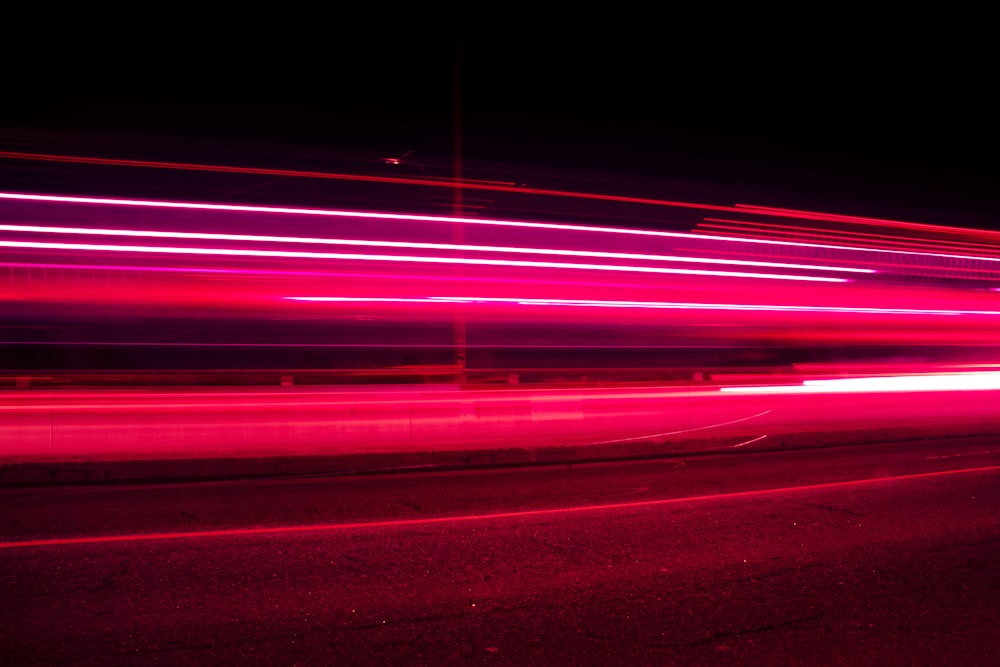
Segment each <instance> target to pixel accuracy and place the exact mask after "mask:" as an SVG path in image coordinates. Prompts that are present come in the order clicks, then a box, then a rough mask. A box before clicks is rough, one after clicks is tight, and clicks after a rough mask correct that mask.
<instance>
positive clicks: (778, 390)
mask: <svg viewBox="0 0 1000 667" xmlns="http://www.w3.org/2000/svg"><path fill="white" fill-rule="evenodd" d="M995 389H1000V373H955V374H950V375H949V374H939V375H902V376H896V377H865V378H845V379H832V380H805V381H803V383H802V385H800V386H792V387H782V386H776V387H723V388H721V390H720V391H725V392H740V393H763V394H784V393H801V392H817V393H826V392H848V393H868V392H910V391H984V390H995Z"/></svg>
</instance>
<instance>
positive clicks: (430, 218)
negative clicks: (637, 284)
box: [0, 192, 1000, 262]
mask: <svg viewBox="0 0 1000 667" xmlns="http://www.w3.org/2000/svg"><path fill="white" fill-rule="evenodd" d="M2 199H7V200H20V201H44V202H53V203H76V204H100V205H111V206H135V207H147V208H168V209H187V210H200V211H232V212H244V213H286V214H292V215H311V216H327V217H340V218H362V219H379V220H399V221H408V222H445V223H452V224H464V225H492V226H502V227H520V228H526V229H552V230H560V231H582V232H594V233H599V234H621V235H628V236H650V237H659V238H678V239H695V240H702V241H729V242H733V243H755V244H763V245H778V246H790V247H803V248H819V249H829V250H854V251H858V252H875V253H894V254H901V255H911V256H918V257H919V256H924V257H944V258H951V259H967V260H979V261H985V262H1000V257H978V256H969V255H956V254H947V253H930V252H916V251H906V250H888V249H882V248H864V247H857V246H844V245H833V244H819V243H803V242H796V241H778V240H773V239H749V238H742V237H738V236H723V235H712V234H692V233H686V232H666V231H653V230H645V229H627V228H620V227H594V226H590V225H569V224H554V223H545V222H524V221H514V220H492V219H487V218H461V217H451V216H440V215H414V214H402V213H372V212H367V211H339V210H326V209H309V208H292V207H281V206H249V205H238V204H203V203H198V202H170V201H156V200H139V199H113V198H106V197H74V196H64V195H39V194H19V193H11V192H0V200H2ZM722 208H724V209H725V208H726V207H722ZM726 210H728V209H726ZM738 210H740V211H742V212H746V209H738Z"/></svg>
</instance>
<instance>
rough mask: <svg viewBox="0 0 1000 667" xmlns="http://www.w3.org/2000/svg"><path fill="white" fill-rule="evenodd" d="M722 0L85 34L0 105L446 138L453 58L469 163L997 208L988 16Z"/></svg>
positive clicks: (402, 143) (971, 211)
mask: <svg viewBox="0 0 1000 667" xmlns="http://www.w3.org/2000/svg"><path fill="white" fill-rule="evenodd" d="M708 14H709V15H708V16H700V17H693V16H690V15H685V16H678V15H673V14H669V13H666V14H663V15H661V16H652V15H650V16H639V15H636V16H626V17H608V16H596V15H595V16H591V17H586V16H584V17H579V16H577V17H573V18H572V19H567V18H565V17H558V16H557V17H551V18H546V19H542V18H539V17H536V16H532V17H525V16H524V15H504V16H502V17H498V16H491V15H487V14H480V15H473V16H468V17H464V18H463V20H462V21H461V22H458V21H456V20H455V19H454V18H453V17H438V18H436V19H435V18H434V17H431V16H427V15H426V14H421V13H414V14H413V15H411V16H399V15H397V14H392V13H391V12H388V11H387V12H385V15H384V16H378V15H376V14H373V15H371V16H368V17H366V18H364V19H362V18H359V17H357V16H352V17H344V18H343V19H342V20H340V21H339V22H338V21H336V20H327V22H325V23H321V24H320V25H317V26H312V27H311V29H308V28H309V26H308V24H309V23H310V21H309V17H291V18H290V17H276V22H275V24H274V25H273V26H268V27H269V28H270V31H268V32H265V31H263V30H264V29H263V28H262V27H261V25H267V24H268V20H270V18H271V17H263V18H264V19H267V20H265V21H262V22H261V25H255V27H254V29H253V30H244V29H243V26H242V25H237V26H235V27H233V28H232V29H231V30H230V31H229V32H228V33H227V35H228V36H225V37H220V36H219V34H218V33H213V32H212V30H213V28H212V27H200V28H198V29H197V30H195V29H193V28H192V29H190V30H189V31H188V32H187V33H184V34H183V35H180V36H171V34H170V33H169V31H167V30H164V31H162V32H158V33H156V34H155V35H150V34H147V33H144V32H139V33H136V34H131V35H127V36H125V37H123V38H121V40H118V39H117V38H116V40H114V41H110V42H101V40H98V39H87V38H85V36H83V34H82V33H81V34H77V35H76V36H75V38H74V39H73V40H70V41H69V42H68V45H67V42H65V41H63V42H60V44H61V46H59V47H58V48H59V53H60V54H61V57H59V58H55V59H49V60H38V61H33V63H32V65H31V67H30V68H28V69H24V70H21V71H20V72H19V74H20V75H21V76H15V77H14V81H13V82H12V83H11V84H10V85H8V86H7V87H6V88H5V90H4V92H3V93H0V95H2V96H3V97H4V98H5V99H3V100H0V101H3V102H4V104H3V107H2V109H3V110H2V112H0V113H2V116H0V121H2V124H3V126H4V127H7V128H12V127H25V126H31V127H33V128H43V129H51V128H60V129H69V130H71V131H77V130H82V129H93V128H98V129H100V130H102V131H110V130H114V131H128V132H138V133H142V134H145V135H156V136H163V137H178V138H184V139H192V140H195V139H197V138H198V137H213V138H217V139H227V140H228V139H233V140H238V141H246V142H251V143H249V144H248V145H252V142H264V141H266V142H278V143H285V144H287V145H289V146H295V145H310V146H314V147H315V146H329V147H331V148H337V147H344V148H352V149H353V148H359V147H362V148H363V147H365V146H371V147H373V148H375V149H377V150H398V151H399V152H403V151H406V150H414V151H416V152H418V153H422V154H425V155H437V156H448V155H450V154H451V151H452V149H453V128H454V121H455V114H454V111H455V105H454V100H455V92H456V87H455V71H456V63H457V66H458V71H459V73H460V77H459V87H458V89H457V90H458V92H459V100H460V110H461V115H460V118H461V137H462V152H463V156H464V158H465V159H466V160H467V161H470V162H471V161H476V160H483V161H494V162H504V163H509V164H513V165H528V166H530V167H532V168H539V167H550V166H551V167H573V168H583V169H588V170H594V171H596V172H607V173H614V174H619V175H623V174H636V175H642V176H644V177H650V178H653V179H658V178H662V179H665V180H678V179H679V180H688V179H690V180H704V181H714V182H718V183H720V184H723V185H724V184H727V183H732V184H740V185H741V186H749V187H755V186H759V187H761V188H762V191H764V190H770V191H778V192H785V193H789V192H792V193H798V194H801V195H802V196H803V198H804V199H806V200H808V199H809V198H810V197H812V198H814V199H815V201H816V203H817V205H818V206H824V205H825V206H827V207H830V206H831V205H832V206H836V207H837V208H838V210H840V211H843V212H860V213H865V212H867V211H872V212H874V213H883V212H896V211H898V212H899V213H900V214H907V215H910V216H911V217H912V216H913V215H918V216H919V215H920V214H921V212H926V215H924V216H923V217H924V218H930V219H931V220H933V221H945V220H946V219H947V217H948V216H949V215H951V214H957V215H959V216H960V217H962V218H963V220H966V221H973V222H975V223H976V224H990V222H989V221H991V220H993V219H994V218H995V219H998V220H1000V196H997V193H996V191H995V185H994V184H995V183H996V182H997V177H998V176H1000V167H998V166H997V161H996V156H997V149H998V148H1000V133H998V131H997V128H996V126H995V122H996V121H995V118H996V117H997V111H998V109H997V108H996V105H995V103H994V102H993V101H992V96H993V90H992V87H993V85H994V81H993V76H992V73H991V70H992V66H991V64H992V60H991V59H990V58H989V54H988V52H987V50H986V49H987V47H988V43H986V42H983V41H982V40H981V39H980V38H979V37H980V36H978V35H977V34H975V33H976V30H975V25H976V24H977V23H981V17H980V19H976V17H973V16H968V17H949V18H948V19H947V20H942V17H939V16H926V17H914V16H908V17H888V18H884V17H883V18H882V19H878V20H876V19H875V17H872V16H864V17H858V16H838V17H800V16H774V17H766V16H764V17H761V16H753V17H743V16H728V17H726V20H725V21H721V20H719V18H718V17H712V16H711V12H709V13H708ZM778 19H782V20H781V21H778ZM317 21H318V19H317ZM315 22H316V21H314V23H315ZM289 25H293V26H294V27H295V29H296V30H297V31H302V30H305V32H290V31H289V30H288V29H287V27H288V26H289ZM456 26H458V27H456ZM181 37H182V38H181ZM456 44H457V45H458V47H459V48H457V49H456ZM456 53H457V54H458V56H457V57H456ZM22 59H23V58H22ZM39 75H40V76H39ZM40 79H43V80H45V81H46V82H48V84H49V85H46V86H38V85H37V82H38V81H39V80H40ZM875 209H878V210H877V211H876V210H875Z"/></svg>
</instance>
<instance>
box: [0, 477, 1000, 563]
mask: <svg viewBox="0 0 1000 667" xmlns="http://www.w3.org/2000/svg"><path fill="white" fill-rule="evenodd" d="M998 471H1000V466H982V467H977V468H962V469H958V470H938V471H934V472H925V473H914V474H909V475H896V476H889V477H873V478H869V479H856V480H846V481H840V482H825V483H821V484H805V485H801V486H791V487H780V488H775V489H755V490H752V491H736V492H733V493H718V494H710V495H700V496H688V497H684V498H664V499H660V500H645V501H643V500H639V501H635V502H628V503H608V504H602V505H582V506H577V507H557V508H548V509H538V510H524V511H520V512H497V513H494V514H466V515H459V516H445V517H428V518H425V519H400V520H394V521H370V522H357V523H324V524H312V525H304V526H271V527H260V528H233V529H224V530H205V531H183V532H170V533H139V534H133V535H101V536H90V537H70V538H56V539H43V540H25V541H22V542H0V549H19V548H20V549H23V548H34V547H49V546H57V547H58V546H74V545H83V544H108V543H113V542H140V541H155V540H181V539H193V538H207V537H253V536H258V535H280V534H288V533H317V532H336V531H345V530H365V529H377V528H411V527H412V528H415V527H420V526H428V525H435V524H449V523H469V522H478V521H495V520H503V519H521V518H532V517H541V516H558V515H568V514H582V513H588V512H607V511H613V510H624V509H639V508H644V507H663V506H670V505H682V504H687V503H698V502H719V501H728V500H742V499H745V498H761V497H768V496H777V495H781V494H788V493H802V492H809V491H824V490H829V489H838V488H845V487H858V486H874V485H878V484H884V483H889V482H905V481H914V480H923V479H933V478H937V477H950V476H956V475H968V474H980V473H994V472H998Z"/></svg>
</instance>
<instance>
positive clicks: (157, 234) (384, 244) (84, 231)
mask: <svg viewBox="0 0 1000 667" xmlns="http://www.w3.org/2000/svg"><path fill="white" fill-rule="evenodd" d="M0 231H5V232H27V233H39V234H75V235H88V236H121V237H136V238H166V239H193V240H203V241H250V242H266V243H302V244H314V245H346V246H361V247H375V248H411V249H422V250H466V251H473V252H498V253H517V254H529V255H556V256H559V257H574V256H577V257H600V258H608V259H637V260H648V261H657V262H680V263H685V262H686V263H692V264H724V265H727V266H757V267H767V268H783V269H806V270H813V271H840V272H847V273H875V270H874V269H858V268H848V267H831V266H820V265H816V264H794V263H787V262H760V261H753V260H737V259H713V258H708V257H687V256H674V255H647V254H639V253H624V252H598V251H588V250H559V249H554V248H524V247H519V246H483V245H463V244H455V243H420V242H410V241H374V240H367V239H329V238H315V237H297V236H261V235H253V234H217V233H204V232H163V231H140V230H130V229H99V228H97V229H95V228H81V227H49V226H38V225H0Z"/></svg>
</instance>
